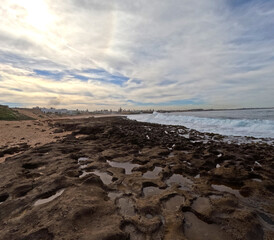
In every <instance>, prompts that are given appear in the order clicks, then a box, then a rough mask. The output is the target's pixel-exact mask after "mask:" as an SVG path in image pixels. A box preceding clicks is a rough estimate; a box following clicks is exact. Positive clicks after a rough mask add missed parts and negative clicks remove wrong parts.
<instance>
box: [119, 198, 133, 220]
mask: <svg viewBox="0 0 274 240" xmlns="http://www.w3.org/2000/svg"><path fill="white" fill-rule="evenodd" d="M117 206H118V207H119V208H120V213H121V214H122V215H124V216H134V215H136V213H135V209H134V202H133V201H132V200H131V199H130V198H120V199H119V200H118V202H117Z"/></svg>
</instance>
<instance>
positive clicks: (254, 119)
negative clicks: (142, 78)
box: [127, 109, 274, 139]
mask: <svg viewBox="0 0 274 240" xmlns="http://www.w3.org/2000/svg"><path fill="white" fill-rule="evenodd" d="M127 117H128V118H129V119H132V120H137V121H140V122H149V123H159V124H166V125H181V126H185V127H187V128H190V129H195V130H197V131H200V132H208V133H218V134H221V135H225V136H242V137H243V136H247V137H255V138H271V139H274V109H248V110H222V111H195V112H194V111H193V112H172V113H158V112H154V113H153V114H136V115H128V116H127Z"/></svg>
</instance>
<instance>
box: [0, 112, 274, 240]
mask: <svg viewBox="0 0 274 240" xmlns="http://www.w3.org/2000/svg"><path fill="white" fill-rule="evenodd" d="M50 125H51V126H50V127H51V128H52V129H51V131H52V130H53V129H54V131H52V134H49V135H53V136H56V134H59V133H62V134H64V135H63V137H62V139H61V138H60V139H57V141H56V142H49V143H44V144H42V145H40V146H35V144H34V146H33V145H31V146H30V147H28V148H26V149H25V150H22V153H19V154H17V155H16V156H13V157H9V158H7V159H6V161H5V162H4V163H2V164H0V239H4V240H5V239H7V240H8V239H9V240H12V239H15V240H19V239H20V240H23V239H24V240H27V239H28V240H29V239H45V240H47V239H49V240H53V239H71V240H72V239H73V240H74V239H79V240H81V239H83V240H92V239H94V240H95V239H96V240H98V239H102V240H111V239H113V240H115V239H121V240H123V239H133V240H134V239H152V240H153V239H157V240H158V239H168V240H174V239H189V240H191V239H193V240H196V239H197V240H198V239H203V240H207V239H208V240H217V239H248V240H249V239H250V240H251V239H252V240H253V239H265V240H271V239H273V236H274V180H273V176H274V170H273V169H274V165H273V164H274V161H273V160H274V154H273V146H271V145H267V144H260V143H249V144H241V145H237V144H234V143H233V144H228V143H224V142H222V141H221V139H222V138H221V136H219V135H214V134H208V135H207V134H202V133H198V132H196V131H192V130H191V131H189V130H188V129H186V128H184V127H181V126H178V127H176V126H162V125H157V124H146V123H138V122H135V121H130V120H127V119H124V118H122V117H105V118H89V119H63V120H58V121H57V120H56V121H54V122H52V123H51V124H50ZM40 127H41V128H43V127H42V126H40ZM26 128H27V126H26ZM22 129H23V128H22ZM37 131H38V130H37ZM58 132H59V133H58ZM53 139H54V137H53ZM205 139H206V141H205ZM218 139H220V140H218Z"/></svg>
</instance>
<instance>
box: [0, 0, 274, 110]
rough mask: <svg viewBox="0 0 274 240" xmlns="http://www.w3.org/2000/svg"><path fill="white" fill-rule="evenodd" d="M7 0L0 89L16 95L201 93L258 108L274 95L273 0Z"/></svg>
mask: <svg viewBox="0 0 274 240" xmlns="http://www.w3.org/2000/svg"><path fill="white" fill-rule="evenodd" d="M1 3H2V4H1V6H0V13H1V15H2V16H3V17H2V19H1V22H0V43H1V44H0V53H1V54H2V55H3V56H4V57H2V58H1V57H0V80H1V81H0V89H1V93H4V92H5V94H8V96H9V97H8V98H9V100H12V98H14V99H17V100H18V96H20V101H19V100H18V102H24V103H25V104H28V105H36V104H35V102H37V104H38V103H39V104H41V105H43V101H44V104H48V103H50V102H51V100H50V99H55V98H56V99H58V101H59V100H60V99H66V100H62V101H59V102H61V103H63V104H64V105H66V106H76V105H77V104H80V103H81V104H80V105H79V106H82V107H81V108H87V106H89V104H90V107H89V108H90V109H92V108H96V103H97V104H98V105H99V104H101V105H100V106H103V104H108V106H114V105H115V106H117V107H119V105H121V106H131V107H133V105H134V103H140V105H142V104H159V103H161V102H170V103H172V102H182V103H184V102H185V103H187V102H188V99H198V100H199V101H197V102H200V103H203V104H204V105H202V104H201V105H200V106H201V107H208V106H210V107H218V106H221V107H235V106H236V107H237V106H238V107H253V106H266V105H267V106H269V104H271V103H270V102H273V101H274V99H273V96H274V94H273V92H274V89H273V87H274V86H273V80H272V78H273V74H274V73H273V70H272V69H274V48H273V46H274V38H273V36H274V31H273V28H272V25H273V24H272V23H273V21H274V11H273V9H274V4H273V2H272V3H271V1H262V0H256V1H246V3H245V5H244V6H242V5H241V4H237V1H235V4H233V5H231V4H230V2H229V0H203V1H201V0H193V1H191V2H189V1H186V0H185V1H184V0H170V1H156V0H151V1H143V0H137V1H134V2H133V1H125V0H115V1H104V0H102V1H97V0H89V1H86V0H67V1H56V0H3V1H2V2H1ZM86 69H94V70H99V71H100V70H102V73H101V74H98V73H96V71H94V72H87V71H86ZM35 70H38V71H35ZM39 70H40V73H41V72H42V71H45V72H47V71H48V72H50V71H52V72H53V74H51V75H50V74H49V75H48V76H41V75H39ZM54 72H56V73H57V74H55V75H58V73H60V74H59V75H58V76H59V77H56V78H54V77H55V75H54ZM63 73H67V74H63ZM42 75H43V74H42ZM81 80H82V81H81ZM263 87H264V91H262V88H263ZM16 89H21V90H23V91H22V92H20V91H16ZM256 89H259V90H258V91H257V92H256ZM38 95H40V96H43V97H41V98H37V96H38ZM3 96H4V94H2V95H1V96H0V97H1V101H4V100H5V98H6V97H3ZM5 96H7V95H5ZM241 99H242V100H241ZM271 100H272V101H271ZM58 101H57V102H58ZM5 102H8V101H5ZM53 102H54V101H53ZM186 107H188V106H186Z"/></svg>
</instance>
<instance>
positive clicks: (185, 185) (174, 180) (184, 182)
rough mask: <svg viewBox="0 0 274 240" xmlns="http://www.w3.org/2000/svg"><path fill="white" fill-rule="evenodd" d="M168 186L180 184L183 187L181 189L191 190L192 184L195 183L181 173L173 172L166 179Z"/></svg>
mask: <svg viewBox="0 0 274 240" xmlns="http://www.w3.org/2000/svg"><path fill="white" fill-rule="evenodd" d="M166 183H167V185H168V186H171V185H172V184H179V185H180V186H181V187H180V189H182V190H189V189H190V188H191V186H192V185H193V182H192V181H191V180H190V179H188V178H186V177H183V176H182V175H180V174H173V175H172V176H171V177H170V178H169V179H168V180H167V181H166Z"/></svg>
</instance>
